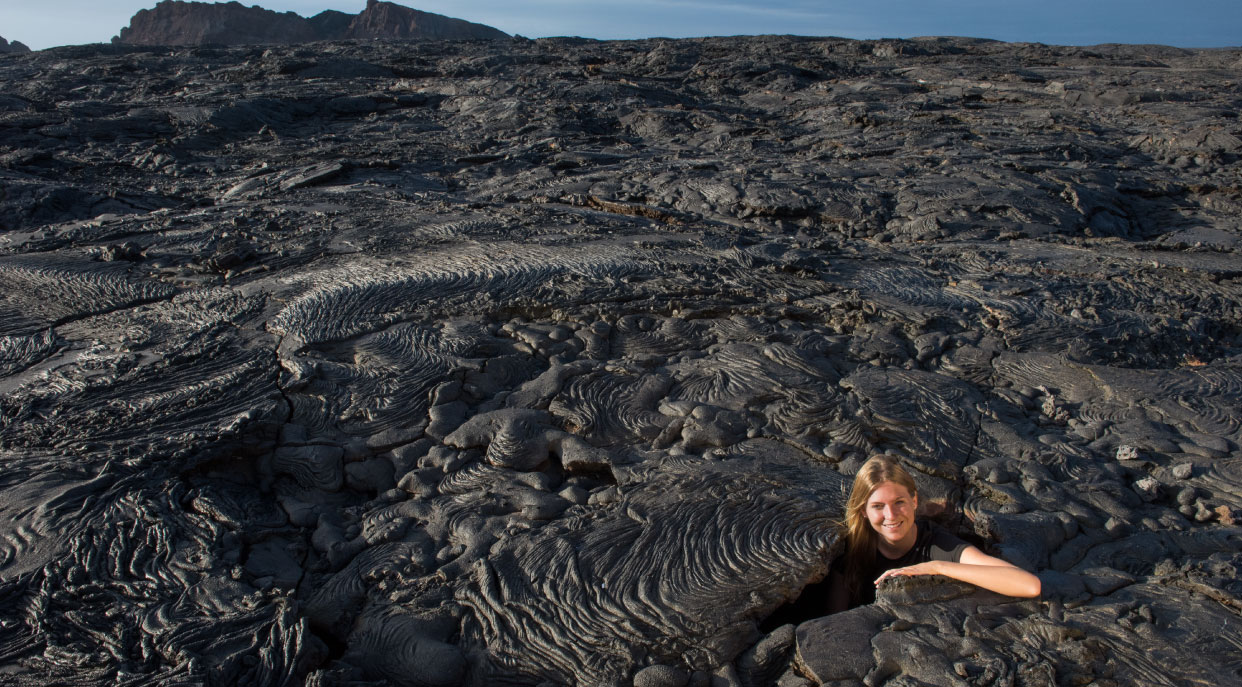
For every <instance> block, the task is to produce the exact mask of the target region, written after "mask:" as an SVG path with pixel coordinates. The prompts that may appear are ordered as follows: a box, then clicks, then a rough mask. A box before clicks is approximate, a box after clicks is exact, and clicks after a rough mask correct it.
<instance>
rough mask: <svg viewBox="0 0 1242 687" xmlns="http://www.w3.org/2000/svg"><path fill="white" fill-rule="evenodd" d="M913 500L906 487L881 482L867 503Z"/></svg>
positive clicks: (894, 483)
mask: <svg viewBox="0 0 1242 687" xmlns="http://www.w3.org/2000/svg"><path fill="white" fill-rule="evenodd" d="M903 498H904V499H908V498H912V495H911V493H910V490H909V489H907V488H906V487H905V486H903V485H900V484H898V483H896V482H881V483H879V484H878V485H876V488H875V489H872V490H871V495H870V496H868V497H867V503H872V502H874V501H893V500H896V499H903Z"/></svg>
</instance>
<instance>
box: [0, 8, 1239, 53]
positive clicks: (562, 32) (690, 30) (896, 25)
mask: <svg viewBox="0 0 1242 687" xmlns="http://www.w3.org/2000/svg"><path fill="white" fill-rule="evenodd" d="M155 2H156V0H145V1H143V0H42V1H38V0H35V1H33V2H31V1H30V0H0V36H3V37H4V38H6V39H9V40H19V41H22V42H23V43H25V44H26V45H28V46H30V47H31V48H34V49H36V50H39V49H42V48H48V47H52V46H55V45H67V44H75V43H97V42H107V41H109V40H111V38H112V36H115V35H116V34H117V33H118V32H119V31H120V30H121V28H122V27H124V26H126V25H128V24H129V18H130V17H131V16H133V14H134V13H135V12H137V11H138V10H140V9H144V8H150V7H154V6H155ZM243 4H246V5H251V4H259V5H261V6H263V7H266V8H267V9H271V10H277V11H282V12H284V11H293V12H297V13H298V14H301V15H304V16H310V15H313V14H315V13H317V12H320V11H322V10H325V9H335V10H341V11H343V12H351V13H355V12H360V11H362V9H363V8H364V7H366V0H265V1H264V0H260V1H259V2H254V1H247V2H244V3H243ZM399 4H405V5H407V6H410V7H415V8H417V9H421V10H424V11H427V12H436V13H438V14H445V15H448V16H451V17H458V18H461V19H468V20H470V21H476V22H480V23H484V24H488V25H490V26H494V27H496V28H498V29H500V30H502V31H507V32H509V33H516V34H521V35H523V36H526V37H528V38H538V37H541V36H585V37H588V38H601V39H610V38H648V37H653V36H665V37H670V38H680V37H687V36H720V35H738V34H765V33H774V34H798V35H805V36H843V37H847V38H908V37H911V36H931V35H941V36H943V35H955V36H974V37H980V38H995V39H999V40H1007V41H1031V42H1040V43H1051V44H1064V45H1090V44H1095V43H1163V44H1167V45H1177V46H1183V47H1221V46H1237V45H1242V0H1039V1H1037V2H1028V1H1026V0H1023V1H1021V2H1017V1H1013V0H850V1H848V2H846V1H842V0H768V1H766V2H765V1H762V0H752V1H745V2H743V1H740V0H716V1H714V2H713V1H709V0H408V1H406V2H400V3H399Z"/></svg>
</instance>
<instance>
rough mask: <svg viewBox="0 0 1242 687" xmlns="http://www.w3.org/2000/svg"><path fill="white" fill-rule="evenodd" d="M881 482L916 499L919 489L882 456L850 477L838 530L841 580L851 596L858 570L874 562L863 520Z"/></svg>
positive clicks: (871, 536) (871, 533) (872, 539)
mask: <svg viewBox="0 0 1242 687" xmlns="http://www.w3.org/2000/svg"><path fill="white" fill-rule="evenodd" d="M885 482H892V483H894V484H899V485H901V486H903V487H905V488H906V490H907V491H909V492H910V496H912V497H914V498H915V499H917V498H918V495H919V488H918V486H917V485H915V484H914V478H913V477H911V476H910V473H908V472H906V469H905V468H903V467H901V465H900V464H899V463H898V462H897V460H896V459H895V458H893V457H892V456H886V455H874V456H871V457H870V458H868V459H867V462H865V463H863V464H862V467H861V468H859V469H858V474H856V475H854V486H853V488H852V489H850V498H849V500H848V501H846V502H845V520H844V521H843V522H842V523H841V529H842V530H843V533H844V535H845V579H846V582H847V583H848V584H849V587H850V592H851V594H852V593H853V592H854V589H855V587H856V586H857V585H858V584H859V577H860V576H861V575H862V571H863V570H866V569H867V568H869V567H871V564H872V563H874V562H875V550H876V545H877V544H878V543H879V542H878V541H877V535H876V533H875V530H873V529H871V523H869V522H868V521H867V513H866V510H867V499H869V498H871V492H873V491H875V490H876V488H877V487H879V486H880V485H881V484H884V483H885Z"/></svg>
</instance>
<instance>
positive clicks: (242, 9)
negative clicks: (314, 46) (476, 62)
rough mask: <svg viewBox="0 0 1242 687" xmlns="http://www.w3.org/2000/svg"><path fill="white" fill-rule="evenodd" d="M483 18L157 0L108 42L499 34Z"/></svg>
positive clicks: (375, 5) (384, 6)
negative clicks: (306, 11) (305, 13)
mask: <svg viewBox="0 0 1242 687" xmlns="http://www.w3.org/2000/svg"><path fill="white" fill-rule="evenodd" d="M508 37H509V35H508V34H506V33H504V32H503V31H500V30H497V29H494V28H492V27H490V26H485V25H483V24H475V23H473V22H468V21H464V20H461V19H453V18H451V17H445V16H442V15H439V14H432V13H430V12H422V11H419V10H415V9H411V8H409V7H404V6H402V5H398V4H395V3H391V2H379V1H378V0H368V2H367V7H366V9H364V10H363V11H362V12H361V13H359V14H356V15H354V14H348V13H345V12H338V11H335V10H325V11H323V12H320V13H319V14H316V15H315V16H313V17H310V18H306V17H302V16H301V15H298V14H296V13H294V12H274V11H272V10H268V9H263V8H262V7H259V6H257V5H256V6H252V7H246V6H244V5H242V4H241V3H239V2H228V3H207V2H182V1H181V0H163V1H162V2H160V3H159V4H158V5H156V6H155V7H154V8H153V9H149V10H140V11H139V12H138V13H136V14H135V15H134V16H133V18H132V19H131V20H130V24H129V26H127V27H125V28H123V29H121V32H120V35H118V36H116V37H114V38H113V39H112V42H113V43H122V44H129V45H204V44H215V45H267V44H291V43H309V42H312V41H321V40H339V39H360V40H370V39H480V38H484V39H500V38H508Z"/></svg>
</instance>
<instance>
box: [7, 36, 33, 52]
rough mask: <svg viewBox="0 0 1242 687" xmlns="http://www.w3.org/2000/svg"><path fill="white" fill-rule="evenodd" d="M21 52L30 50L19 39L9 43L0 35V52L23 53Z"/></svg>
mask: <svg viewBox="0 0 1242 687" xmlns="http://www.w3.org/2000/svg"><path fill="white" fill-rule="evenodd" d="M23 52H30V48H28V47H26V45H25V44H23V43H21V42H19V41H13V42H12V43H10V42H8V41H6V40H4V38H3V37H0V53H23Z"/></svg>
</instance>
